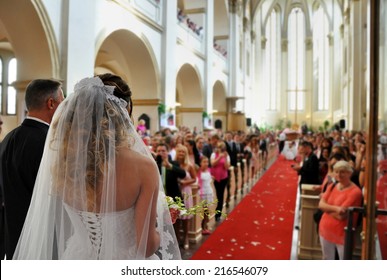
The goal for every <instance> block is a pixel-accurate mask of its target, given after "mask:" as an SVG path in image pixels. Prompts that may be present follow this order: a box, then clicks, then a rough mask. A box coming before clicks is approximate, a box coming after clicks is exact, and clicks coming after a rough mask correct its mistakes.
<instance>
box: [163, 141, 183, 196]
mask: <svg viewBox="0 0 387 280" xmlns="http://www.w3.org/2000/svg"><path fill="white" fill-rule="evenodd" d="M168 149H169V148H168V145H167V144H165V143H161V144H159V145H158V146H157V149H156V153H157V156H156V162H157V166H158V167H159V172H160V175H161V179H162V181H163V185H164V190H165V194H166V195H167V196H170V197H172V198H175V197H176V196H178V197H180V198H181V197H182V196H181V191H180V187H179V182H178V179H183V178H185V176H186V173H185V170H184V169H183V168H180V166H179V163H178V162H176V161H172V160H171V158H170V156H169V154H168Z"/></svg>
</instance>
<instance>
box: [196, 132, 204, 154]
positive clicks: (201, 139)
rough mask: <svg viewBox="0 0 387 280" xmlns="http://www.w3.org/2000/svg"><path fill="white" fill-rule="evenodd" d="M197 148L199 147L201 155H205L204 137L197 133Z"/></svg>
mask: <svg viewBox="0 0 387 280" xmlns="http://www.w3.org/2000/svg"><path fill="white" fill-rule="evenodd" d="M195 143H196V148H197V149H198V152H199V154H200V156H202V155H203V147H204V137H203V136H201V135H197V136H196V138H195Z"/></svg>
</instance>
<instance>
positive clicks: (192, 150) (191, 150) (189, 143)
mask: <svg viewBox="0 0 387 280" xmlns="http://www.w3.org/2000/svg"><path fill="white" fill-rule="evenodd" d="M184 146H186V147H187V149H188V157H189V161H190V163H191V164H192V165H193V166H194V167H195V169H196V170H197V169H199V166H200V153H199V151H198V149H197V148H196V143H195V141H194V140H185V141H184Z"/></svg>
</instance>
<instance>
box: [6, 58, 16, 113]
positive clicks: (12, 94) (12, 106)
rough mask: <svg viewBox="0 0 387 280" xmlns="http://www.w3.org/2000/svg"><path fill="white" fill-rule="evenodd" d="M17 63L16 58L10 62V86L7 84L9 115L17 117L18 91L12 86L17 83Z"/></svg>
mask: <svg viewBox="0 0 387 280" xmlns="http://www.w3.org/2000/svg"><path fill="white" fill-rule="evenodd" d="M16 67H17V63H16V58H12V59H11V60H10V61H9V67H8V84H7V91H8V92H7V114H8V115H15V114H16V89H15V88H14V87H13V86H11V84H12V83H13V82H15V81H16V73H17V68H16Z"/></svg>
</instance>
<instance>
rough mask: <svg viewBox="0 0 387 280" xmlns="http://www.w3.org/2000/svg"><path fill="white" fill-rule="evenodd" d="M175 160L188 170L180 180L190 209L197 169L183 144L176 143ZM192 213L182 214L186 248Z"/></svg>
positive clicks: (181, 188)
mask: <svg viewBox="0 0 387 280" xmlns="http://www.w3.org/2000/svg"><path fill="white" fill-rule="evenodd" d="M175 160H176V161H177V162H178V163H179V165H180V167H181V168H183V169H184V170H185V172H186V177H185V178H184V179H182V180H180V191H181V195H182V197H183V202H184V206H185V207H186V208H187V209H188V208H190V207H192V206H193V198H192V184H195V183H196V181H197V179H196V169H195V166H194V165H193V164H191V163H190V161H189V156H188V149H187V147H186V146H184V145H182V144H177V145H176V158H175ZM191 219H192V215H188V216H181V217H180V220H182V223H183V238H182V239H183V244H184V249H189V239H188V229H189V225H190V221H191Z"/></svg>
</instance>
